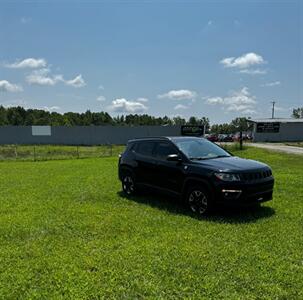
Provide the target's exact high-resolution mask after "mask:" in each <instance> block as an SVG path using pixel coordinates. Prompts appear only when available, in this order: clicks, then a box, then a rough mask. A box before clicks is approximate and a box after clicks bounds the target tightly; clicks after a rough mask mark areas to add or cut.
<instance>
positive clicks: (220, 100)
mask: <svg viewBox="0 0 303 300" xmlns="http://www.w3.org/2000/svg"><path fill="white" fill-rule="evenodd" d="M223 102H224V100H223V98H221V97H210V98H207V100H206V103H208V104H223Z"/></svg>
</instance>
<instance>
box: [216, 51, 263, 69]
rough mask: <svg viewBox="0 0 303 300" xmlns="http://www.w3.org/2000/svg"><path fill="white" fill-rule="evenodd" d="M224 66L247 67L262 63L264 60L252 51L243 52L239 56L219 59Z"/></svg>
mask: <svg viewBox="0 0 303 300" xmlns="http://www.w3.org/2000/svg"><path fill="white" fill-rule="evenodd" d="M220 63H221V64H223V65H224V67H226V68H240V69H244V68H249V67H251V66H255V65H260V64H264V63H265V60H264V59H263V57H262V56H261V55H259V54H256V53H254V52H250V53H246V54H243V55H242V56H239V57H226V58H224V59H222V60H221V61H220Z"/></svg>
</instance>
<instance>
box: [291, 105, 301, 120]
mask: <svg viewBox="0 0 303 300" xmlns="http://www.w3.org/2000/svg"><path fill="white" fill-rule="evenodd" d="M292 117H293V118H295V119H301V118H303V107H298V108H294V109H293V110H292Z"/></svg>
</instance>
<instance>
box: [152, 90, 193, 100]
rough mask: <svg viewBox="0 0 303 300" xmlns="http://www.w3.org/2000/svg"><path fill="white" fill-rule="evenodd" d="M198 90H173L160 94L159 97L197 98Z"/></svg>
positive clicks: (175, 98)
mask: <svg viewBox="0 0 303 300" xmlns="http://www.w3.org/2000/svg"><path fill="white" fill-rule="evenodd" d="M195 96H196V92H194V91H190V90H171V91H169V92H167V93H165V94H162V95H158V98H159V99H163V98H167V99H171V100H191V99H193V98H195Z"/></svg>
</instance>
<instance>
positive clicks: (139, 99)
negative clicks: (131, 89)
mask: <svg viewBox="0 0 303 300" xmlns="http://www.w3.org/2000/svg"><path fill="white" fill-rule="evenodd" d="M137 101H139V102H148V99H147V98H144V97H140V98H137Z"/></svg>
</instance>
